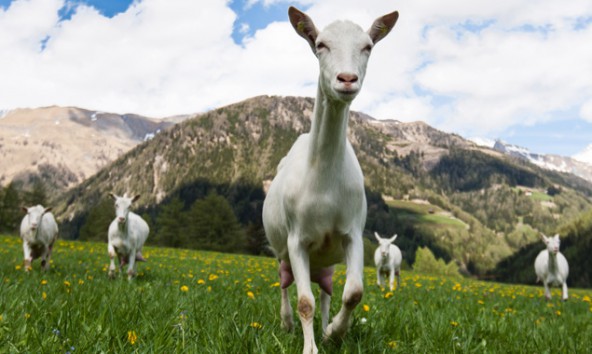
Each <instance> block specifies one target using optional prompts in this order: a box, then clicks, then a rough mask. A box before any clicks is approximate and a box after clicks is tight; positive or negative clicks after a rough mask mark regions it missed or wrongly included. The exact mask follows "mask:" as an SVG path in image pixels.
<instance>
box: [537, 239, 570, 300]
mask: <svg viewBox="0 0 592 354" xmlns="http://www.w3.org/2000/svg"><path fill="white" fill-rule="evenodd" d="M541 239H542V240H543V242H544V243H545V245H547V249H546V250H542V251H541V252H540V253H539V255H538V256H537V258H536V259H535V261H534V271H535V272H536V275H537V282H539V281H542V282H543V285H544V286H545V297H546V298H547V300H551V292H550V291H549V284H550V285H560V286H562V287H563V291H562V296H561V298H562V300H563V301H567V276H568V275H569V265H568V264H567V259H565V256H563V254H561V252H559V243H560V240H559V235H555V236H553V237H547V236H545V235H543V234H542V233H541Z"/></svg>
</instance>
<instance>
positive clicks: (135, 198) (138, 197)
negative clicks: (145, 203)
mask: <svg viewBox="0 0 592 354" xmlns="http://www.w3.org/2000/svg"><path fill="white" fill-rule="evenodd" d="M140 196H141V195H140V194H136V195H135V196H134V198H133V199H132V203H133V202H135V201H136V200H138V199H140Z"/></svg>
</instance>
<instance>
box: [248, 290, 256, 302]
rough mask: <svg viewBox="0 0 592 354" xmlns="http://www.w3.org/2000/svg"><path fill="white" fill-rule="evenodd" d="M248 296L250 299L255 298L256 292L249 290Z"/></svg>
mask: <svg viewBox="0 0 592 354" xmlns="http://www.w3.org/2000/svg"><path fill="white" fill-rule="evenodd" d="M247 296H248V297H249V299H251V300H255V294H253V292H252V291H247Z"/></svg>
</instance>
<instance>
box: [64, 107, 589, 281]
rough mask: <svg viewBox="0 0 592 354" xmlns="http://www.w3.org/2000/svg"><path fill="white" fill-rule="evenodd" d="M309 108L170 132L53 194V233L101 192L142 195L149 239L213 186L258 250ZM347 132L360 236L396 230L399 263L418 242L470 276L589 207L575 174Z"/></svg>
mask: <svg viewBox="0 0 592 354" xmlns="http://www.w3.org/2000/svg"><path fill="white" fill-rule="evenodd" d="M312 108H313V100H312V99H310V98H298V97H268V96H261V97H256V98H252V99H249V100H246V101H243V102H239V103H236V104H233V105H230V106H227V107H222V108H219V109H216V110H213V111H211V112H208V113H205V114H202V115H199V116H196V117H194V118H192V119H189V120H186V121H183V122H182V123H179V124H177V125H175V126H173V127H172V128H170V129H168V130H166V131H164V132H162V133H161V134H158V135H156V136H155V137H154V138H153V139H151V140H150V141H147V142H144V143H141V144H139V145H138V146H136V147H135V148H133V149H132V150H131V151H129V152H127V153H125V154H124V155H123V156H121V157H120V158H118V159H117V160H115V161H114V162H113V163H111V164H109V165H107V166H106V167H105V168H103V169H101V170H100V171H99V172H98V173H97V174H95V175H94V176H92V177H90V178H89V179H87V180H85V181H84V182H82V184H80V185H78V186H76V187H74V188H73V189H72V190H70V191H69V192H67V193H65V194H64V195H63V196H61V197H60V198H59V199H58V200H57V201H56V203H55V208H54V211H55V212H56V214H57V215H58V217H59V219H60V221H61V222H62V225H63V228H62V229H61V230H64V231H63V236H64V237H67V238H78V237H80V230H81V228H84V227H85V226H86V225H89V223H91V222H92V221H93V220H91V219H92V218H91V217H89V215H96V214H97V213H100V212H102V210H103V209H105V205H108V204H104V202H105V200H106V199H107V193H108V192H111V191H113V192H116V193H124V192H128V193H139V194H142V198H141V199H140V201H139V202H138V207H139V209H140V212H143V213H145V216H146V217H147V218H148V219H149V220H150V222H151V225H152V230H153V231H152V232H153V233H154V234H156V235H158V233H159V230H160V229H159V228H160V225H159V220H161V216H162V215H163V212H164V210H165V209H166V208H167V207H168V206H169V205H172V204H171V203H173V201H174V200H175V199H180V200H181V204H180V205H179V206H177V208H179V207H180V208H182V210H187V209H188V208H190V207H191V205H192V204H193V203H194V202H195V201H196V200H197V199H200V198H204V196H205V195H207V194H208V193H209V192H211V191H215V192H216V193H218V194H221V195H223V196H224V197H225V198H226V199H227V200H229V201H230V203H231V205H232V208H233V209H234V212H235V213H236V214H237V216H238V219H239V221H240V222H241V224H242V225H243V226H244V227H245V229H246V230H247V232H248V233H249V234H251V235H253V238H258V240H259V241H257V240H255V241H256V242H255V243H257V242H259V243H260V244H261V245H262V244H263V243H264V242H263V241H261V238H264V236H263V232H262V225H261V220H260V215H261V210H260V208H261V204H262V202H263V198H264V193H263V191H264V190H265V188H266V186H267V185H268V183H269V182H270V181H271V179H272V178H273V176H274V175H275V169H276V166H277V164H278V163H279V161H280V159H281V158H282V157H283V156H284V155H285V154H286V152H287V151H288V149H289V148H290V146H291V145H292V143H293V142H294V141H295V139H296V138H297V136H298V135H299V134H301V133H304V132H306V131H308V129H309V127H310V117H311V114H312ZM348 134H349V138H350V141H351V142H352V144H353V146H354V149H355V151H356V154H357V156H358V159H359V161H360V163H361V165H362V169H363V171H364V175H365V184H366V188H367V197H368V203H369V213H368V221H367V223H366V234H367V235H371V234H372V232H373V231H378V232H380V233H383V234H392V233H399V234H400V235H401V236H402V237H400V239H401V243H400V247H401V248H402V249H403V251H404V254H405V258H406V261H408V262H409V263H411V262H412V261H413V256H414V254H415V249H417V247H418V246H426V245H427V246H429V247H430V248H432V250H434V251H435V253H436V254H437V255H438V256H440V257H443V258H445V259H447V260H449V259H454V260H456V261H457V262H458V263H459V264H460V265H461V268H462V269H464V270H465V271H467V272H472V273H475V272H476V273H480V272H483V271H485V270H488V269H492V268H493V267H494V266H495V264H496V263H497V262H498V261H499V260H500V259H502V258H504V257H507V256H509V255H511V254H512V253H513V252H515V251H516V250H517V249H519V248H520V247H521V246H523V245H524V244H526V243H528V242H532V241H534V240H536V238H537V230H545V231H547V232H549V231H551V230H552V229H555V228H556V227H557V226H558V224H559V223H560V222H561V220H563V218H567V217H569V215H575V214H577V213H578V212H581V211H583V210H586V209H589V208H590V207H591V205H592V202H591V201H590V196H592V184H590V183H588V182H586V181H584V180H582V179H580V178H577V177H575V176H572V175H568V174H565V173H560V172H549V171H546V170H543V169H541V168H539V167H537V166H535V165H532V164H530V163H528V162H523V161H521V160H516V159H513V158H510V157H508V156H505V155H504V154H503V153H500V152H498V151H495V150H492V149H487V148H482V147H479V146H477V145H476V144H474V143H472V142H470V141H467V140H465V139H463V138H461V137H460V136H457V135H454V134H447V133H444V132H441V131H438V130H437V129H434V128H432V127H430V126H428V125H427V124H425V123H421V122H414V123H401V122H397V121H378V120H375V119H372V118H371V117H368V116H366V115H364V114H361V113H357V112H352V115H351V119H350V124H349V130H348ZM550 192H551V193H552V194H553V195H550V194H549V193H550ZM173 204H174V203H173ZM418 206H419V207H418ZM176 210H177V212H178V209H176ZM169 211H170V210H169ZM175 213H176V212H175ZM175 213H172V214H173V215H174V214H175ZM169 214H171V213H169ZM109 215H110V214H109ZM109 215H107V216H105V219H106V220H108V219H109V218H110V217H111V216H109ZM97 227H98V231H97V232H98V235H99V236H100V235H102V234H103V230H102V229H101V227H99V226H97ZM86 230H88V227H87V228H86ZM403 235H404V236H403Z"/></svg>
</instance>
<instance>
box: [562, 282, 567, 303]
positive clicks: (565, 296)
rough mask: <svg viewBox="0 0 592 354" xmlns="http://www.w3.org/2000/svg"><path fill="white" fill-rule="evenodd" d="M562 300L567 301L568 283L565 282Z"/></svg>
mask: <svg viewBox="0 0 592 354" xmlns="http://www.w3.org/2000/svg"><path fill="white" fill-rule="evenodd" d="M561 299H562V300H563V301H567V282H565V281H564V282H563V291H562V293H561Z"/></svg>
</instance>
